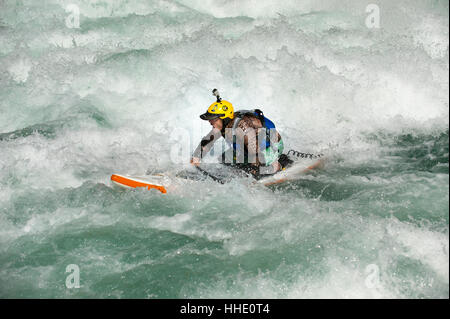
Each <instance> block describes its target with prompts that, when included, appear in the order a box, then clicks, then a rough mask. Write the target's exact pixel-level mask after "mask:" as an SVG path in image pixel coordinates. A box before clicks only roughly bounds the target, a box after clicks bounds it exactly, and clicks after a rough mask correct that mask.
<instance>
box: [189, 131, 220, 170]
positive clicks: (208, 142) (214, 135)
mask: <svg viewBox="0 0 450 319" xmlns="http://www.w3.org/2000/svg"><path fill="white" fill-rule="evenodd" d="M221 136H222V134H221V133H220V130H219V129H217V128H213V129H212V130H211V131H210V132H209V133H208V134H207V135H206V136H205V137H203V138H202V140H201V142H200V144H198V146H197V148H196V149H195V151H194V153H193V154H192V160H191V163H193V164H197V163H200V159H202V158H203V157H204V156H206V154H208V153H209V151H210V150H211V148H212V147H213V145H214V143H215V142H216V141H217V140H218V139H219V138H220V137H221Z"/></svg>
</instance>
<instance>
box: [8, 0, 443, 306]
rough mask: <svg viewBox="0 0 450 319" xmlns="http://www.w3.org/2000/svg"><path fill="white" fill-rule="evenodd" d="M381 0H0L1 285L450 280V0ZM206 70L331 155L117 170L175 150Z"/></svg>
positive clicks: (315, 292)
mask: <svg viewBox="0 0 450 319" xmlns="http://www.w3.org/2000/svg"><path fill="white" fill-rule="evenodd" d="M369 3H371V2H369V1H367V2H365V1H331V0H329V1H304V2H302V3H299V2H298V1H284V2H283V3H282V4H281V3H280V2H275V1H268V0H264V1H258V2H257V3H255V2H254V1H226V2H225V1H217V0H210V1H193V0H192V1H188V0H178V1H175V0H167V1H145V2H144V1H114V2H108V1H56V0H55V1H45V2H35V1H8V0H6V1H2V2H0V8H1V10H0V114H1V116H0V297H2V298H448V297H449V227H448V225H449V213H448V212H449V195H448V192H449V165H448V164H449V158H448V154H449V125H448V115H449V112H448V111H449V103H448V94H449V92H448V71H449V70H448V66H449V63H448V61H449V59H448V1H423V0H422V1H395V3H392V1H378V5H379V8H380V28H379V29H369V28H368V27H367V26H366V24H365V20H366V17H367V16H368V15H369V13H367V12H366V6H367V5H368V4H369ZM69 4H75V5H76V6H77V7H78V8H79V12H80V20H79V28H70V27H69V26H70V23H69V26H68V25H67V23H66V18H67V17H68V16H69V15H70V14H71V13H70V12H66V7H67V5H69ZM69 11H70V10H69ZM215 87H217V88H218V89H219V91H220V92H221V95H222V97H223V98H225V99H226V100H229V101H231V102H232V103H233V104H234V106H235V108H237V109H239V108H243V109H245V108H249V107H256V106H257V107H259V108H261V109H263V110H264V113H265V114H266V116H268V117H269V118H270V119H271V120H273V121H274V122H275V123H276V125H277V127H278V128H279V130H280V133H281V135H282V136H283V139H284V141H285V148H286V149H287V150H289V149H296V150H301V151H304V152H311V153H317V152H321V153H324V154H326V157H327V162H326V165H325V167H324V169H322V170H320V171H316V172H314V173H312V174H309V175H305V176H304V178H302V179H301V180H298V181H295V182H289V183H286V184H283V185H280V186H272V187H270V188H264V187H252V186H249V185H248V183H246V182H245V181H242V180H240V179H237V180H235V181H232V182H230V183H227V184H223V185H222V184H218V183H215V182H213V181H211V180H204V181H198V182H196V183H195V185H194V187H186V188H180V189H177V190H175V191H174V192H172V193H170V192H169V193H168V194H165V195H162V194H160V193H158V192H156V191H150V192H149V191H145V190H135V191H126V190H121V189H117V188H115V187H113V186H112V185H111V183H110V181H109V178H110V176H111V174H113V173H124V174H140V175H143V174H145V172H147V171H153V172H158V171H160V172H164V171H173V170H177V169H182V168H183V167H184V165H185V163H187V162H188V161H189V154H190V152H191V151H192V150H193V149H194V148H195V146H196V143H198V141H199V139H200V137H201V136H202V134H205V133H206V132H207V131H208V129H209V127H208V124H207V123H202V122H201V120H200V119H199V118H198V115H199V114H201V113H203V112H204V111H205V109H206V108H207V106H209V104H210V103H211V102H212V101H213V100H212V95H211V89H212V88H215ZM180 149H181V150H180ZM174 154H175V155H174ZM177 154H178V155H179V156H178V157H177V156H176V155H177ZM211 158H213V157H211ZM69 265H76V266H77V267H78V270H79V284H80V286H79V288H76V287H75V288H70V286H67V285H66V283H67V282H66V280H67V278H68V276H70V275H71V272H70V271H69V272H66V269H67V266H69Z"/></svg>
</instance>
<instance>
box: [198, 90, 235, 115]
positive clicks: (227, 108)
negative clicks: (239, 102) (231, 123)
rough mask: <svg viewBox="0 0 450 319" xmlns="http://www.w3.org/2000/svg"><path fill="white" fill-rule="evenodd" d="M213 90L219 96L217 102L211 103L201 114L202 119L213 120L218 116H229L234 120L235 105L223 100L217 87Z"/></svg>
mask: <svg viewBox="0 0 450 319" xmlns="http://www.w3.org/2000/svg"><path fill="white" fill-rule="evenodd" d="M212 92H213V95H214V96H216V97H217V102H214V103H213V104H211V105H210V106H209V108H208V111H206V112H205V113H203V114H202V115H200V118H201V119H202V120H213V119H216V118H220V119H226V118H229V119H231V120H232V119H233V118H234V110H233V105H232V104H231V103H230V102H228V101H225V100H222V99H221V98H220V96H219V92H218V91H217V89H214V90H213V91H212Z"/></svg>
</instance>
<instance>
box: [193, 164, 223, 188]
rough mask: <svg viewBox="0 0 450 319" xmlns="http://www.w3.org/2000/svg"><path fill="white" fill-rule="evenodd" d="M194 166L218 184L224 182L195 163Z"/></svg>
mask: <svg viewBox="0 0 450 319" xmlns="http://www.w3.org/2000/svg"><path fill="white" fill-rule="evenodd" d="M195 168H197V170H198V171H199V172H200V173H202V174H203V175H205V176H208V177H209V178H211V179H212V180H213V181H215V182H218V183H220V184H225V181H224V180H223V179H221V178H219V177H216V176H214V175H211V174H210V173H208V172H207V171H205V170H204V169H202V168H200V167H198V166H197V165H195Z"/></svg>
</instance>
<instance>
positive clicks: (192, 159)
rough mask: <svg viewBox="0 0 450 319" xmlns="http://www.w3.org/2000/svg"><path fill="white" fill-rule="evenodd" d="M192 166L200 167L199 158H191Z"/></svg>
mask: <svg viewBox="0 0 450 319" xmlns="http://www.w3.org/2000/svg"><path fill="white" fill-rule="evenodd" d="M191 164H192V165H194V166H199V165H200V159H199V158H198V157H193V158H191Z"/></svg>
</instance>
